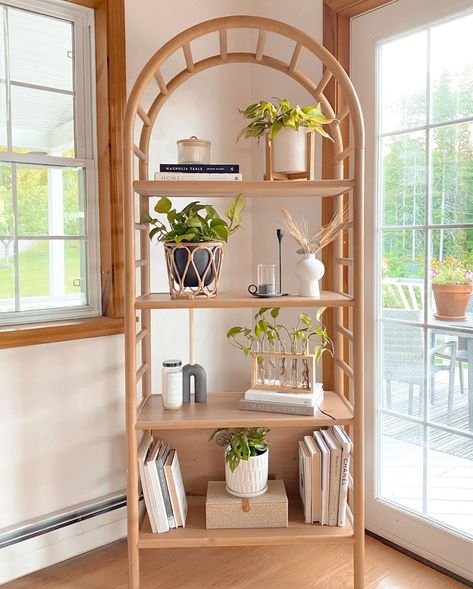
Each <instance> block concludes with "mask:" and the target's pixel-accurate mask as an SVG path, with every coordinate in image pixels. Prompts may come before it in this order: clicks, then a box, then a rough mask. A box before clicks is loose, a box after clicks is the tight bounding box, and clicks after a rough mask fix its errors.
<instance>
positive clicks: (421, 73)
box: [380, 31, 427, 133]
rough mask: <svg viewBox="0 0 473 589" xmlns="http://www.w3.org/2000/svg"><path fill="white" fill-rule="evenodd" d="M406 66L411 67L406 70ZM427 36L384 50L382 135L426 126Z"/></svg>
mask: <svg viewBox="0 0 473 589" xmlns="http://www.w3.org/2000/svg"><path fill="white" fill-rule="evenodd" d="M406 64H409V66H408V67H406ZM426 64H427V33H426V32H425V31H422V32H420V33H416V34H414V35H409V36H408V37H404V38H402V39H396V40H395V41H391V42H388V43H384V44H383V45H382V47H381V63H380V72H381V83H380V86H381V96H380V98H381V132H382V133H387V132H389V131H396V130H401V129H410V128H412V127H418V126H420V125H424V124H425V122H426V108H425V105H426V73H425V72H426Z"/></svg>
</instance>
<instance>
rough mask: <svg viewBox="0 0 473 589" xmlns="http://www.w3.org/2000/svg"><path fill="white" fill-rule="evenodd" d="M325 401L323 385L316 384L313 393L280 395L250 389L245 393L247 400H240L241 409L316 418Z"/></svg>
mask: <svg viewBox="0 0 473 589" xmlns="http://www.w3.org/2000/svg"><path fill="white" fill-rule="evenodd" d="M323 400H324V390H323V387H322V384H321V383H316V384H315V390H314V392H313V393H279V392H270V391H264V390H256V389H249V390H247V391H246V393H245V398H244V399H241V400H240V409H243V410H244V411H264V412H268V413H286V414H288V415H308V416H314V415H315V414H316V413H317V410H318V408H319V407H320V405H321V404H322V402H323Z"/></svg>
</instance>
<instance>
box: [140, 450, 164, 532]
mask: <svg viewBox="0 0 473 589" xmlns="http://www.w3.org/2000/svg"><path fill="white" fill-rule="evenodd" d="M160 447H161V442H160V441H159V440H156V442H155V443H154V444H153V446H152V447H151V450H150V451H149V454H148V457H147V459H146V463H145V469H146V472H147V477H148V480H149V493H150V497H151V503H152V507H153V512H154V513H156V524H157V531H158V532H167V531H168V530H169V521H168V517H167V513H166V507H165V505H164V499H163V494H162V491H161V484H160V482H159V477H158V469H157V467H156V458H157V455H158V452H159V449H160Z"/></svg>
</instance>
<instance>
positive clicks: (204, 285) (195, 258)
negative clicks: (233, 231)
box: [164, 241, 223, 299]
mask: <svg viewBox="0 0 473 589" xmlns="http://www.w3.org/2000/svg"><path fill="white" fill-rule="evenodd" d="M164 253H165V257H166V266H167V270H168V279H169V292H170V295H171V298H173V299H189V298H190V299H193V298H196V297H202V298H210V297H215V296H217V294H218V287H219V281H220V270H221V268H222V259H223V244H222V243H220V242H217V241H212V242H206V243H174V242H166V243H165V244H164Z"/></svg>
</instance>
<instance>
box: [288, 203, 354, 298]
mask: <svg viewBox="0 0 473 589" xmlns="http://www.w3.org/2000/svg"><path fill="white" fill-rule="evenodd" d="M282 213H283V218H284V224H285V227H286V230H287V232H288V233H289V235H291V237H293V238H294V240H295V241H296V243H297V244H298V245H299V246H300V247H299V249H298V250H297V253H298V254H300V256H301V259H300V260H299V261H298V262H297V263H296V264H295V266H294V271H295V274H296V276H297V278H298V279H299V296H301V297H314V298H317V297H320V287H319V280H320V279H321V278H322V277H323V275H324V274H325V266H324V264H323V263H322V262H321V261H320V260H318V259H317V258H316V257H315V254H316V253H317V252H320V251H321V250H322V249H323V248H324V247H326V246H327V245H328V244H329V243H331V242H332V241H334V240H335V239H336V238H337V236H338V235H339V233H340V231H343V230H344V229H346V228H347V226H348V223H349V220H350V219H349V217H350V211H349V208H348V207H345V208H343V209H339V210H338V211H337V212H336V213H335V215H334V216H333V217H332V219H331V220H330V222H329V223H328V224H327V225H324V226H323V227H321V228H320V229H319V230H318V231H317V232H316V233H314V235H311V234H310V233H309V227H308V225H307V222H306V220H305V219H303V220H302V221H296V220H295V219H294V217H293V216H292V214H291V213H290V212H289V210H288V209H286V208H284V207H283V208H282Z"/></svg>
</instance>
